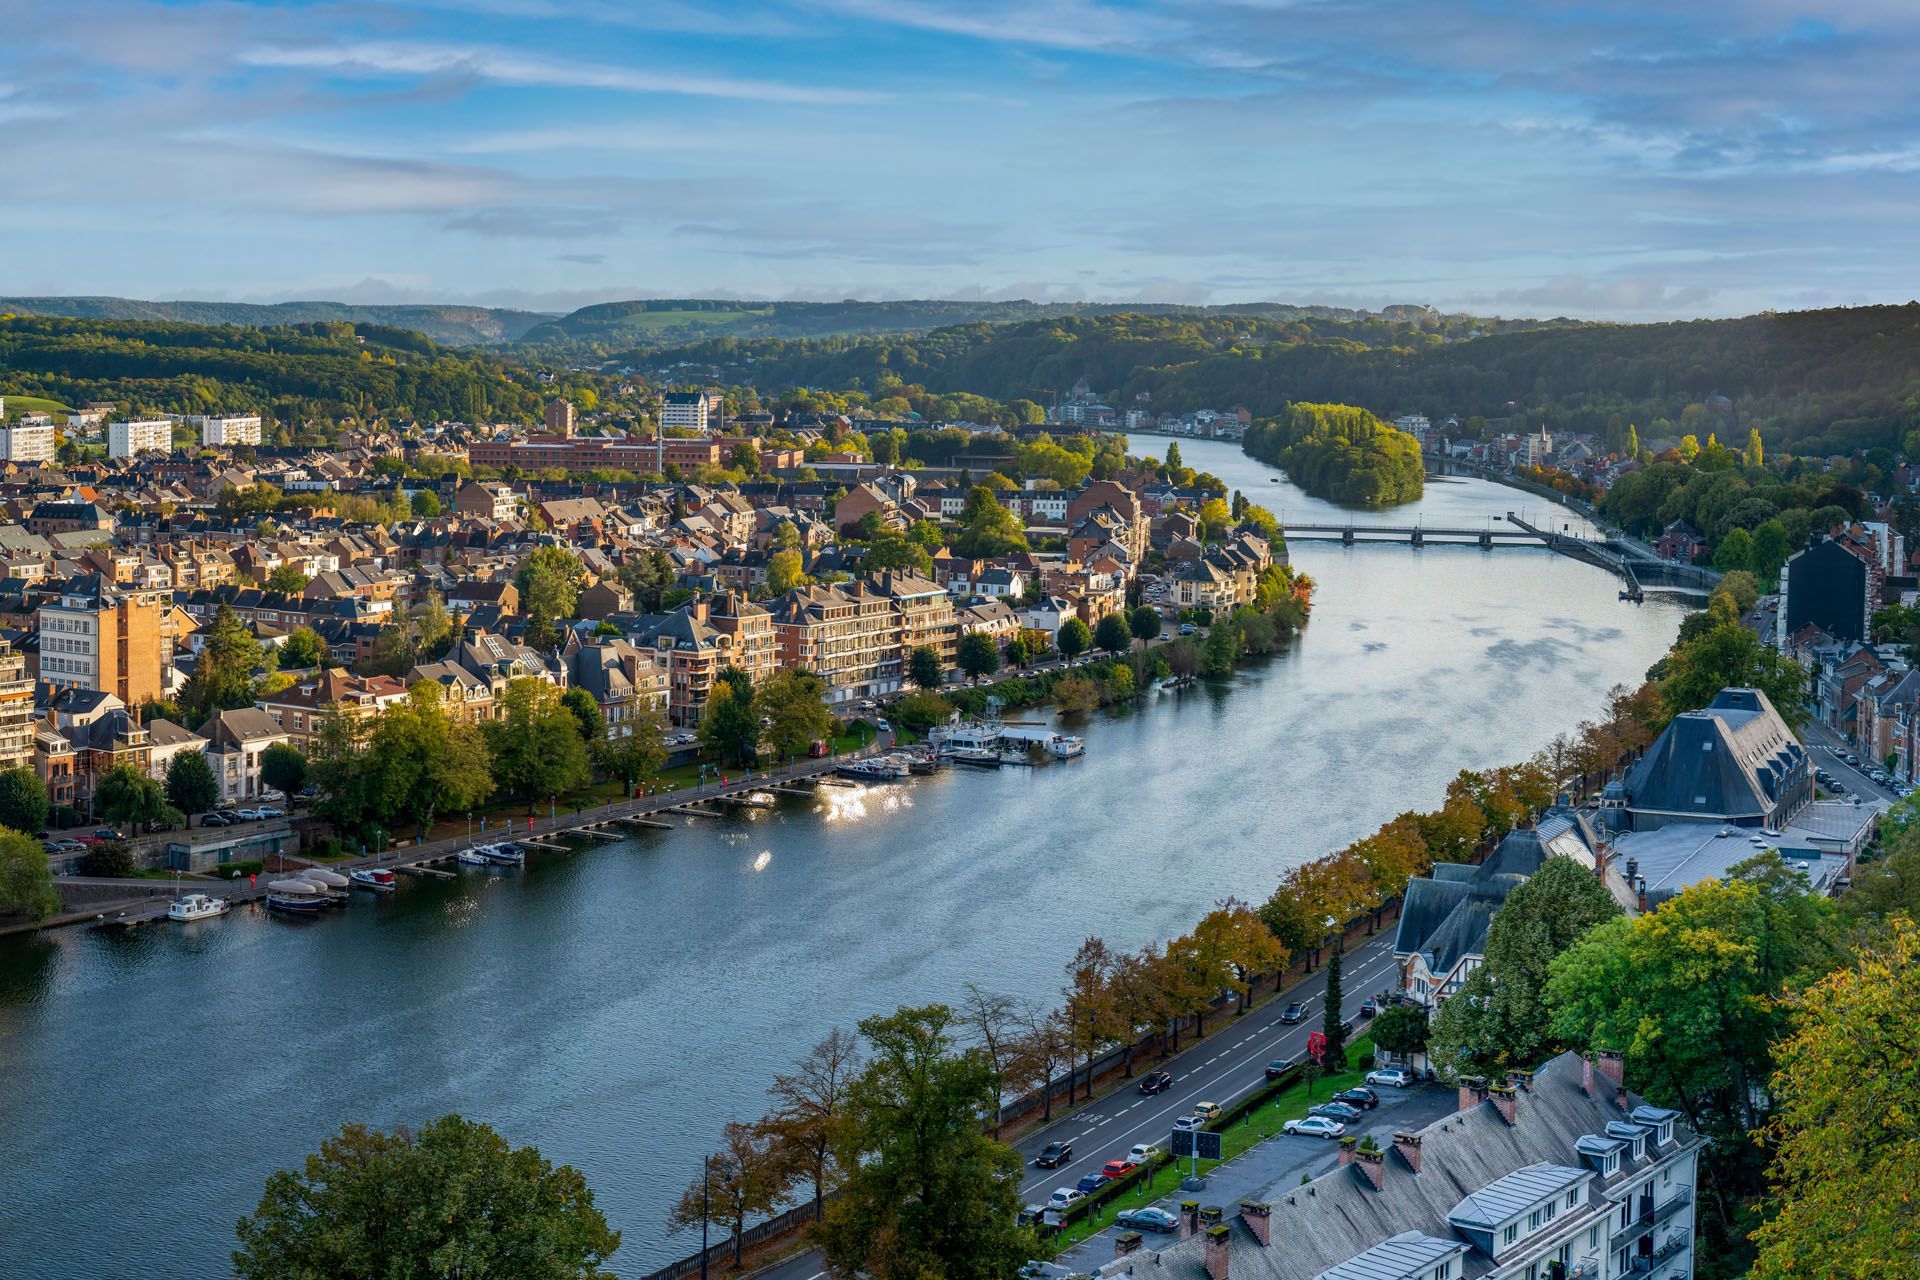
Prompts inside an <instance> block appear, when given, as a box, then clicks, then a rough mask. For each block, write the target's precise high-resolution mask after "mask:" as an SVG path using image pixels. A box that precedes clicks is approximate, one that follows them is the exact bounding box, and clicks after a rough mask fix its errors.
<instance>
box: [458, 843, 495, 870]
mask: <svg viewBox="0 0 1920 1280" xmlns="http://www.w3.org/2000/svg"><path fill="white" fill-rule="evenodd" d="M482 849H483V846H481V845H473V846H470V847H468V848H465V849H462V850H461V851H460V852H459V853H456V854H454V855H453V859H454V861H455V862H458V863H459V864H460V865H461V866H463V867H490V866H492V865H493V859H492V858H489V857H488V856H487V855H486V854H485V853H484V852H482Z"/></svg>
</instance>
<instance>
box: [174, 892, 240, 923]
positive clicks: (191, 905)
mask: <svg viewBox="0 0 1920 1280" xmlns="http://www.w3.org/2000/svg"><path fill="white" fill-rule="evenodd" d="M231 910H233V904H232V903H231V902H228V901H227V900H226V899H225V898H212V897H208V896H207V895H206V894H204V893H190V894H188V895H187V896H186V897H184V898H175V899H174V900H173V901H172V902H169V903H168V904H167V919H169V920H209V919H212V918H213V917H214V916H223V915H225V914H227V912H229V911H231Z"/></svg>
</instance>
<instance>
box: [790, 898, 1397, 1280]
mask: <svg viewBox="0 0 1920 1280" xmlns="http://www.w3.org/2000/svg"><path fill="white" fill-rule="evenodd" d="M1392 979H1393V935H1392V932H1391V929H1390V928H1389V929H1387V930H1383V931H1382V932H1381V933H1379V934H1377V935H1376V936H1375V937H1373V938H1372V939H1369V940H1368V941H1367V943H1366V944H1365V945H1364V946H1360V947H1356V948H1354V949H1353V950H1352V951H1350V952H1348V953H1347V957H1346V960H1345V963H1344V967H1343V971H1342V976H1341V986H1342V988H1343V989H1344V991H1345V996H1344V999H1343V1001H1342V1003H1343V1004H1344V1005H1345V1012H1346V1014H1347V1016H1349V1017H1353V1018H1357V1017H1358V1016H1359V1011H1360V1005H1361V1002H1362V1001H1364V1000H1365V999H1366V998H1367V997H1368V996H1370V995H1373V994H1375V993H1377V992H1379V991H1380V990H1382V989H1383V988H1385V987H1388V986H1390V985H1392ZM1325 995H1326V970H1325V969H1324V968H1322V969H1319V970H1317V971H1315V972H1314V973H1312V974H1310V975H1308V976H1307V977H1306V978H1305V979H1303V980H1302V981H1301V982H1300V983H1298V984H1297V985H1295V986H1294V987H1293V988H1292V989H1291V990H1289V991H1288V992H1287V993H1286V995H1285V996H1283V997H1281V998H1278V999H1274V1000H1269V1001H1268V1002H1267V1003H1266V1004H1264V1005H1261V1006H1260V1007H1258V1008H1257V1009H1255V1010H1254V1011H1253V1012H1252V1013H1249V1014H1248V1015H1247V1016H1246V1017H1244V1018H1239V1019H1236V1018H1235V1017H1234V1016H1233V1015H1232V1014H1231V1013H1224V1014H1221V1015H1218V1016H1216V1017H1215V1018H1214V1019H1213V1025H1212V1029H1211V1030H1210V1031H1209V1032H1208V1033H1207V1036H1206V1038H1205V1039H1203V1040H1200V1041H1199V1042H1198V1043H1196V1044H1194V1045H1193V1046H1192V1047H1190V1048H1187V1049H1185V1050H1184V1051H1183V1052H1181V1053H1180V1054H1179V1055H1178V1056H1176V1057H1174V1058H1172V1059H1169V1060H1168V1061H1167V1062H1165V1063H1160V1062H1156V1061H1154V1060H1152V1059H1151V1058H1143V1059H1141V1060H1140V1061H1139V1062H1137V1063H1136V1064H1135V1070H1136V1074H1139V1073H1144V1072H1145V1071H1147V1070H1150V1069H1153V1068H1156V1067H1161V1068H1164V1069H1165V1070H1167V1071H1171V1072H1172V1073H1173V1087H1172V1088H1170V1089H1168V1090H1167V1091H1166V1092H1165V1093H1162V1094H1158V1095H1156V1096H1154V1097H1143V1096H1142V1095H1141V1094H1140V1093H1139V1091H1138V1090H1135V1089H1131V1088H1129V1089H1123V1090H1121V1091H1119V1092H1117V1093H1114V1094H1111V1095H1109V1096H1107V1097H1105V1098H1102V1099H1100V1100H1099V1101H1097V1102H1095V1103H1093V1104H1091V1105H1085V1106H1081V1107H1078V1108H1076V1109H1075V1110H1074V1111H1073V1112H1072V1113H1071V1114H1066V1115H1063V1114H1062V1111H1063V1108H1062V1107H1061V1106H1060V1105H1059V1104H1058V1103H1056V1104H1055V1105H1054V1116H1055V1119H1054V1122H1053V1123H1052V1124H1050V1125H1047V1126H1045V1127H1043V1128H1040V1129H1036V1130H1034V1131H1033V1132H1031V1133H1029V1134H1027V1135H1026V1136H1025V1137H1023V1138H1021V1139H1020V1140H1019V1141H1018V1142H1016V1143H1015V1144H1014V1146H1015V1148H1016V1149H1017V1150H1019V1152H1020V1153H1021V1154H1022V1155H1024V1156H1025V1157H1026V1158H1027V1177H1026V1179H1025V1181H1024V1182H1023V1183H1022V1184H1021V1187H1020V1192H1021V1197H1022V1202H1023V1203H1025V1204H1038V1203H1041V1202H1043V1201H1045V1200H1046V1198H1047V1197H1048V1196H1049V1195H1050V1194H1052V1192H1053V1189H1054V1188H1055V1187H1071V1186H1073V1185H1074V1184H1075V1183H1077V1182H1078V1181H1080V1179H1081V1178H1082V1177H1084V1176H1085V1175H1086V1174H1089V1173H1098V1172H1099V1170H1100V1167H1101V1166H1102V1165H1104V1164H1105V1163H1106V1162H1107V1161H1109V1160H1111V1159H1113V1158H1114V1157H1116V1156H1124V1155H1126V1154H1127V1149H1128V1148H1129V1147H1131V1146H1133V1145H1134V1144H1135V1143H1137V1142H1152V1143H1157V1144H1158V1145H1159V1146H1161V1147H1163V1148H1164V1147H1166V1146H1167V1145H1168V1143H1169V1141H1170V1140H1171V1137H1172V1133H1173V1122H1174V1120H1175V1119H1176V1118H1177V1117H1180V1116H1183V1115H1186V1114H1187V1113H1188V1112H1189V1111H1191V1110H1192V1109H1193V1104H1194V1103H1196V1102H1202V1101H1205V1102H1218V1103H1220V1104H1221V1105H1223V1106H1224V1105H1226V1104H1227V1103H1230V1102H1233V1101H1235V1100H1236V1099H1238V1098H1240V1097H1241V1096H1243V1095H1244V1094H1247V1093H1249V1092H1251V1091H1252V1090H1254V1089H1256V1088H1258V1087H1259V1086H1261V1085H1262V1084H1265V1083H1266V1076H1265V1072H1264V1069H1265V1067H1266V1064H1267V1063H1269V1062H1271V1061H1273V1060H1274V1059H1276V1058H1287V1059H1294V1058H1299V1057H1301V1056H1302V1055H1304V1054H1305V1053H1306V1050H1307V1035H1308V1033H1310V1032H1312V1031H1314V1030H1316V1029H1317V1028H1318V1027H1319V1026H1320V1023H1321V1020H1322V1018H1323V1016H1324V1006H1323V1004H1322V999H1323V997H1324V996H1325ZM1292 1000H1304V1001H1307V1002H1308V1004H1307V1017H1306V1019H1305V1020H1304V1021H1303V1022H1301V1023H1299V1024H1298V1025H1296V1026H1285V1025H1283V1024H1282V1023H1281V1021H1280V1014H1281V1013H1282V1011H1284V1010H1285V1008H1286V1007H1287V1004H1288V1003H1289V1002H1290V1001H1292ZM1364 1029H1365V1028H1364V1024H1362V1025H1360V1026H1358V1027H1356V1034H1358V1033H1360V1032H1363V1031H1364ZM1290 1141H1291V1140H1290ZM1049 1142H1067V1143H1071V1144H1072V1146H1073V1157H1072V1159H1070V1160H1069V1161H1068V1162H1067V1163H1066V1164H1064V1165H1062V1166H1061V1167H1059V1168H1057V1169H1037V1168H1035V1167H1034V1166H1033V1157H1034V1156H1035V1155H1036V1154H1037V1153H1038V1152H1039V1151H1040V1149H1041V1148H1042V1147H1044V1146H1046V1145H1047V1144H1048V1143H1049ZM826 1276H827V1271H826V1269H825V1266H824V1260H823V1259H822V1257H821V1255H820V1254H819V1252H818V1251H809V1252H807V1253H804V1254H800V1255H799V1256H797V1257H794V1258H792V1259H789V1260H788V1261H787V1262H785V1263H783V1264H781V1265H780V1266H779V1267H777V1268H774V1269H773V1270H771V1271H768V1272H767V1273H766V1278H767V1280H824V1278H825V1277H826Z"/></svg>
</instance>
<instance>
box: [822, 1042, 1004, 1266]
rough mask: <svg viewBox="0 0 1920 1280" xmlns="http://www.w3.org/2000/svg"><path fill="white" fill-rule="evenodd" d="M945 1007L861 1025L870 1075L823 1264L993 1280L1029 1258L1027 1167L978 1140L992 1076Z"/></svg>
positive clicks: (861, 1082) (858, 1096)
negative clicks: (1024, 1217)
mask: <svg viewBox="0 0 1920 1280" xmlns="http://www.w3.org/2000/svg"><path fill="white" fill-rule="evenodd" d="M957 1029H958V1027H957V1023H956V1020H955V1018H954V1015H953V1013H952V1011H951V1010H950V1009H948V1008H947V1007H946V1006H945V1005H928V1006H926V1007H924V1008H903V1009H901V1010H900V1011H899V1012H897V1013H894V1014H892V1015H888V1016H884V1017H872V1018H867V1019H865V1020H864V1021H862V1022H861V1023H860V1033H861V1035H862V1036H863V1037H865V1039H866V1041H867V1044H868V1047H869V1049H868V1054H867V1065H866V1067H865V1069H864V1070H862V1071H861V1073H860V1076H859V1078H858V1079H857V1080H856V1081H855V1082H854V1084H853V1086H852V1088H851V1090H850V1091H849V1097H848V1105H847V1122H846V1124H845V1125H844V1126H843V1127H842V1128H841V1129H840V1132H839V1134H838V1143H837V1146H836V1151H837V1158H838V1163H839V1166H840V1167H841V1168H842V1169H844V1170H846V1171H847V1176H846V1181H845V1183H844V1184H843V1185H842V1187H841V1190H840V1194H839V1195H838V1196H837V1197H835V1198H834V1199H833V1200H832V1201H831V1202H830V1203H829V1204H828V1205H827V1212H826V1219H825V1221H823V1222H822V1223H821V1224H820V1225H819V1227H818V1228H817V1234H816V1238H817V1239H818V1240H819V1242H820V1245H821V1247H822V1249H823V1250H824V1252H825V1253H826V1259H827V1265H828V1266H829V1267H830V1268H832V1270H834V1271H835V1272H838V1273H840V1274H842V1275H864V1276H868V1277H871V1278H872V1280H930V1278H931V1277H941V1278H943V1280H1001V1277H1004V1276H1008V1275H1012V1274H1013V1272H1014V1271H1015V1270H1017V1269H1018V1268H1019V1266H1020V1264H1021V1263H1022V1262H1023V1261H1024V1260H1025V1259H1027V1258H1029V1257H1031V1256H1032V1255H1033V1253H1034V1248H1035V1244H1036V1241H1035V1240H1034V1238H1033V1236H1032V1234H1031V1233H1030V1232H1028V1231H1026V1230H1025V1229H1023V1228H1021V1227H1017V1226H1015V1225H1014V1214H1015V1212H1016V1210H1018V1209H1019V1207H1020V1196H1019V1185H1020V1178H1021V1175H1022V1173H1023V1172H1024V1169H1025V1164H1024V1161H1023V1160H1022V1159H1021V1157H1020V1156H1019V1154H1018V1153H1017V1152H1015V1151H1014V1150H1013V1149H1012V1148H1011V1147H1007V1146H1005V1145H1003V1144H1001V1143H998V1142H995V1141H994V1140H993V1139H992V1138H990V1137H988V1136H987V1135H986V1134H985V1133H984V1132H982V1130H981V1126H980V1122H981V1118H982V1117H983V1116H985V1115H986V1114H987V1111H988V1110H989V1109H990V1108H991V1107H992V1105H993V1097H994V1071H993V1067H992V1065H991V1063H990V1062H989V1061H988V1058H987V1055H986V1052H985V1051H984V1050H982V1049H978V1048H972V1049H962V1048H960V1047H959V1046H958V1044H957V1043H956V1039H955V1032H956V1031H957Z"/></svg>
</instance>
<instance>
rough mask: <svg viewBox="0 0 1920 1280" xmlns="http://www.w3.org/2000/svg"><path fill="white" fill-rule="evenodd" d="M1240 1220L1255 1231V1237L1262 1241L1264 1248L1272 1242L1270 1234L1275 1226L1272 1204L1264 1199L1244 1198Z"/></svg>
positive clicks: (1241, 1203)
mask: <svg viewBox="0 0 1920 1280" xmlns="http://www.w3.org/2000/svg"><path fill="white" fill-rule="evenodd" d="M1240 1221H1242V1222H1244V1223H1246V1224H1247V1230H1249V1231H1251V1232H1253V1238H1254V1239H1255V1240H1258V1241H1259V1242H1260V1247H1261V1248H1262V1249H1264V1248H1266V1247H1267V1246H1268V1245H1269V1244H1271V1243H1272V1237H1271V1236H1270V1234H1269V1233H1270V1231H1271V1230H1272V1227H1273V1206H1272V1205H1270V1204H1268V1203H1267V1202H1266V1201H1264V1200H1242V1201H1241V1202H1240Z"/></svg>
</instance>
